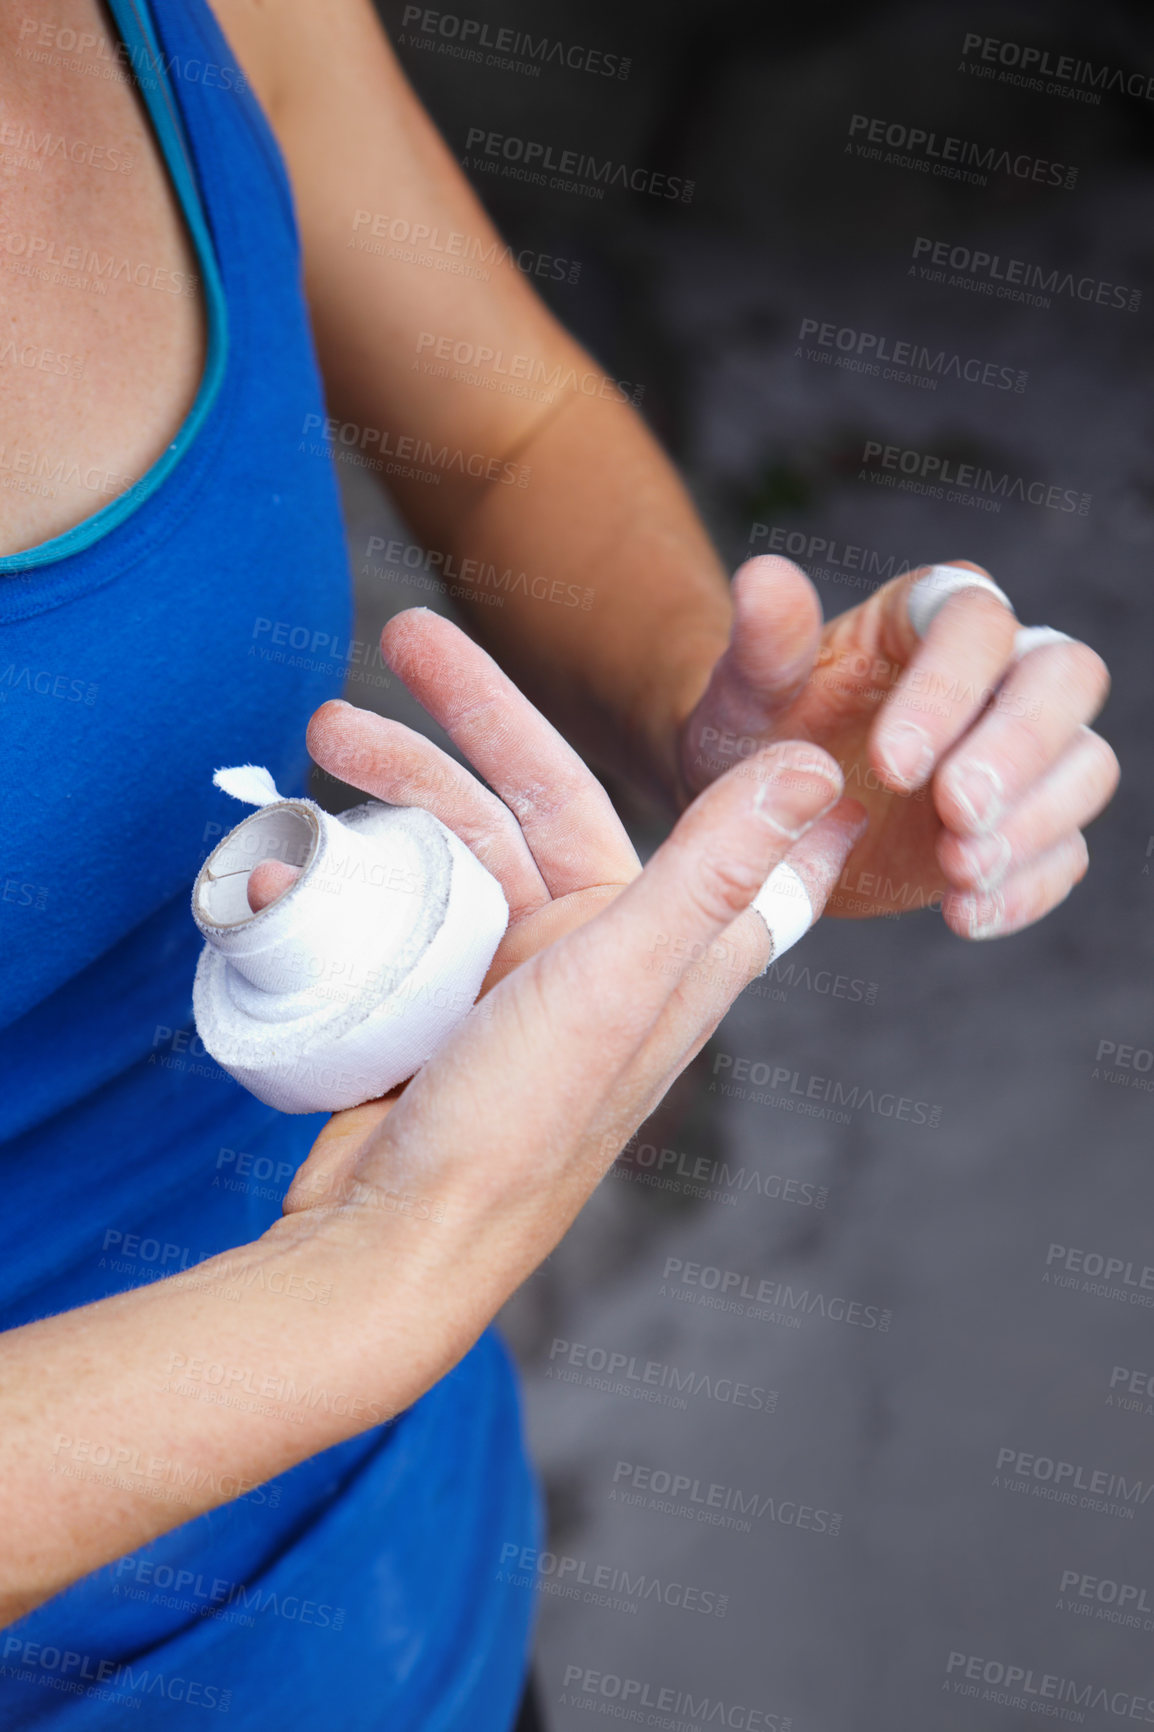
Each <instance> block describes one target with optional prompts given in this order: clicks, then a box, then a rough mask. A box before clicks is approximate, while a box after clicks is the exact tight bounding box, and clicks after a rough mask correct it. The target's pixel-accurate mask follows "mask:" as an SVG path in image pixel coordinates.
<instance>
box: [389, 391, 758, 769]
mask: <svg viewBox="0 0 1154 1732" xmlns="http://www.w3.org/2000/svg"><path fill="white" fill-rule="evenodd" d="M585 365H586V366H588V367H592V363H591V362H589V361H588V359H587V358H586V361H585ZM516 461H517V463H518V464H519V465H523V466H524V469H525V470H527V472H528V478H527V483H526V485H525V486H524V487H520V486H505V485H491V486H489V487H488V488H487V489H486V490H485V491H484V492H483V493H481V494H480V495H479V496H477V495H474V496H473V497H472V498H471V499H469V500H468V502H467V503H466V504H465V505H464V508H463V509H462V510H460V511H459V512H458V513H456V514H455V515H454V514H450V516H449V519H448V521H447V522H446V520H445V517H444V515H440V516H439V515H438V511H437V506H438V501H437V499H436V497H435V496H433V497H429V495H430V493H431V491H432V490H430V489H416V488H414V489H412V491H411V492H410V493H409V494H408V495H407V497H406V498H405V500H404V505H405V509H406V511H407V513H408V515H409V516H410V519H411V520H412V521H413V523H414V527H415V528H416V529H417V530H418V532H419V533H421V534H422V535H423V536H424V537H425V539H426V542H427V544H428V545H430V546H434V547H437V548H439V549H442V550H444V551H445V552H447V553H448V554H450V555H451V556H452V560H453V566H452V567H451V568H450V569H453V570H458V571H460V572H461V580H460V581H459V582H456V581H455V582H454V600H455V601H457V602H458V603H459V605H460V606H461V608H462V610H463V611H464V612H465V613H466V614H467V615H468V617H469V620H470V624H471V625H472V626H473V627H474V629H475V630H476V632H477V634H478V636H479V637H481V638H482V639H483V641H484V642H485V643H486V645H487V647H488V648H489V649H490V650H491V651H492V653H493V654H494V655H495V656H496V657H497V658H498V660H499V661H501V663H502V665H503V666H504V667H505V668H506V669H507V670H508V672H509V673H510V675H511V677H512V678H513V679H514V680H515V681H516V682H517V684H518V685H519V686H521V688H522V689H523V690H524V691H525V692H526V693H527V694H528V695H529V696H531V697H532V698H533V700H534V702H535V703H537V704H538V705H539V707H540V708H541V709H543V710H544V711H545V712H546V713H547V714H548V715H549V717H550V719H551V720H552V721H554V722H555V723H556V724H557V725H558V726H559V727H560V728H561V729H562V731H563V732H565V733H566V734H568V736H569V737H570V738H571V739H573V740H574V742H575V743H576V744H578V745H579V746H581V747H582V748H583V749H584V750H585V751H586V752H587V753H588V754H590V755H591V756H592V757H593V758H595V759H596V760H598V761H599V762H601V763H602V764H605V765H612V766H614V767H620V766H622V764H627V765H628V766H629V767H630V768H631V770H632V772H633V774H634V776H635V777H636V778H637V779H638V780H640V781H641V782H642V783H644V784H645V785H646V786H647V787H648V788H649V789H650V790H651V791H653V792H656V793H658V794H659V795H661V796H663V797H664V798H666V799H667V800H669V799H671V798H672V797H673V795H674V790H675V769H674V738H675V733H676V726H677V724H678V723H680V722H681V721H682V720H683V719H684V717H685V716H686V715H687V714H688V713H689V711H690V710H691V709H692V708H693V705H694V704H695V703H696V701H697V699H698V698H699V697H700V696H701V693H702V691H703V690H704V688H705V685H706V683H707V681H708V678H709V674H710V671H711V669H712V667H713V665H714V663H715V662H716V660H717V658H718V657H719V656H720V655H721V653H722V652H723V650H724V649H725V646H726V643H727V641H728V636H729V625H730V604H729V586H728V583H727V581H726V577H725V573H724V570H723V568H722V566H721V564H720V561H719V560H718V557H717V554H716V552H715V551H714V549H713V547H712V546H711V544H710V542H709V539H708V536H707V535H706V533H705V529H704V526H703V525H702V522H701V519H700V517H699V516H698V514H697V512H696V510H695V509H694V506H693V504H692V501H691V500H690V498H689V496H688V494H687V492H686V490H685V488H684V486H683V485H682V483H681V481H680V479H679V477H678V475H677V473H676V471H675V470H674V468H673V466H672V464H671V463H670V462H669V460H668V459H667V458H666V457H665V455H664V453H663V452H662V451H661V449H660V447H659V446H658V444H657V443H656V441H655V440H654V439H653V438H652V437H651V435H650V434H649V432H648V431H647V429H646V428H645V426H644V425H643V423H642V421H641V419H640V417H639V416H638V415H637V414H636V413H635V412H634V410H633V409H631V408H630V407H629V406H628V405H626V404H624V403H622V402H620V401H619V400H614V398H613V397H611V396H592V395H590V396H582V395H579V394H577V393H576V392H574V391H570V392H569V393H567V394H566V395H565V396H564V397H563V398H562V399H561V401H560V402H559V404H558V406H557V408H556V411H555V412H554V413H553V414H552V415H551V416H549V417H547V418H544V419H543V420H542V421H540V422H539V423H538V424H537V426H536V427H535V428H534V429H533V431H532V433H531V435H530V437H529V438H528V440H527V441H526V443H525V444H524V445H523V446H522V447H520V448H519V449H518V450H517V452H516ZM441 503H443V502H441ZM466 561H475V562H476V563H475V564H473V565H468V566H466V565H465V562H466ZM522 574H523V575H522ZM495 596H496V597H499V598H500V601H499V604H496V603H494V602H493V600H492V599H491V598H492V597H495Z"/></svg>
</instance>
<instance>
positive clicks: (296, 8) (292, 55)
mask: <svg viewBox="0 0 1154 1732" xmlns="http://www.w3.org/2000/svg"><path fill="white" fill-rule="evenodd" d="M208 3H209V5H210V6H211V8H212V11H213V14H214V16H215V18H216V21H217V23H218V24H219V25H220V27H221V29H222V30H223V31H224V34H225V36H226V37H227V39H228V41H229V44H230V45H231V47H232V49H233V50H234V52H235V54H236V56H237V59H238V60H239V62H240V65H241V68H242V69H243V71H244V73H245V76H246V77H247V79H248V82H249V83H250V84H251V86H252V88H253V90H254V91H255V93H256V96H257V100H258V101H259V102H260V104H261V106H262V108H263V109H264V110H265V113H266V114H267V115H268V116H269V119H270V120H271V121H272V122H273V123H274V125H276V124H278V123H280V122H282V121H283V120H284V118H285V116H286V111H291V110H292V108H294V107H296V106H297V105H298V104H299V102H300V101H301V99H302V98H304V99H305V100H307V99H308V97H309V95H310V94H312V95H313V96H314V97H315V96H316V94H317V93H318V79H317V71H318V67H322V68H333V67H336V66H340V65H341V64H342V63H343V64H344V65H346V66H347V65H350V64H355V63H356V60H357V58H358V56H363V55H364V54H365V52H366V51H368V52H369V54H370V58H371V59H372V60H374V61H378V62H379V61H381V60H390V59H391V55H390V54H389V51H388V48H387V43H386V39H385V35H384V32H383V30H382V29H381V26H380V24H379V22H378V20H377V15H376V12H375V11H374V9H373V7H372V4H371V0H208Z"/></svg>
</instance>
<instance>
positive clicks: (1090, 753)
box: [938, 727, 1118, 891]
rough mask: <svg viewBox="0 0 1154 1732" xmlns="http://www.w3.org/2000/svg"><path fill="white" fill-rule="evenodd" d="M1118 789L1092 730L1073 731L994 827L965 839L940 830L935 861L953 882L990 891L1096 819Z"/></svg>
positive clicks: (1113, 762) (1114, 765) (1107, 754)
mask: <svg viewBox="0 0 1154 1732" xmlns="http://www.w3.org/2000/svg"><path fill="white" fill-rule="evenodd" d="M1117 786H1118V760H1117V758H1116V757H1115V755H1114V753H1113V751H1112V750H1111V748H1110V747H1109V746H1108V745H1107V744H1106V741H1105V740H1104V739H1102V737H1101V735H1100V734H1095V733H1094V732H1092V730H1091V729H1089V728H1086V727H1083V728H1080V729H1079V731H1078V735H1077V737H1076V738H1075V740H1074V743H1073V744H1072V745H1071V746H1070V747H1069V748H1068V750H1067V751H1066V752H1065V753H1064V754H1063V755H1062V757H1061V758H1060V759H1059V760H1058V762H1057V764H1056V765H1055V766H1054V767H1053V769H1051V770H1050V771H1049V773H1048V774H1047V775H1045V776H1043V777H1042V778H1041V779H1040V780H1039V781H1037V782H1036V783H1035V784H1034V786H1033V787H1032V788H1031V789H1030V790H1029V792H1028V793H1027V794H1026V795H1025V796H1024V797H1023V798H1022V799H1020V800H1019V801H1018V803H1017V804H1016V805H1014V806H1013V807H1011V809H1010V810H1008V811H1006V812H1004V813H1003V815H1002V817H1001V818H1000V819H999V820H998V822H997V825H996V827H995V828H991V829H987V830H985V831H984V832H982V833H980V834H977V835H974V834H968V835H965V836H958V835H955V834H954V833H953V832H952V831H949V830H947V831H944V832H943V834H942V836H941V838H940V839H939V842H938V860H939V863H940V864H941V867H942V870H943V872H944V873H945V874H946V877H947V878H948V879H949V880H950V882H951V883H952V884H955V885H958V886H959V887H960V888H962V889H963V890H977V891H990V890H995V889H997V888H998V887H999V886H1000V885H1001V884H1002V882H1003V880H1004V879H1006V878H1009V877H1011V876H1013V874H1015V873H1016V872H1018V871H1019V870H1020V869H1021V868H1022V867H1023V866H1025V865H1027V864H1029V863H1030V862H1031V861H1033V860H1035V859H1037V857H1038V856H1039V855H1041V854H1045V853H1047V852H1048V851H1049V850H1050V849H1051V848H1053V847H1055V846H1056V844H1057V843H1058V842H1060V841H1062V840H1063V839H1064V838H1066V837H1067V836H1069V834H1070V832H1071V831H1074V830H1081V829H1082V828H1084V826H1085V825H1087V824H1089V823H1090V822H1091V820H1092V819H1094V818H1096V817H1097V816H1098V813H1099V812H1100V811H1101V810H1102V808H1103V806H1105V805H1106V803H1107V802H1108V801H1109V800H1110V798H1111V797H1112V795H1113V793H1114V790H1115V788H1116V787H1117Z"/></svg>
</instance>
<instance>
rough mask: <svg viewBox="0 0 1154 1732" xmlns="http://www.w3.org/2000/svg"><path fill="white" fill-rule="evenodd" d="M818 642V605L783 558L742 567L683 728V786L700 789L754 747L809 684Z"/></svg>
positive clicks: (797, 572)
mask: <svg viewBox="0 0 1154 1732" xmlns="http://www.w3.org/2000/svg"><path fill="white" fill-rule="evenodd" d="M820 638H821V603H820V601H819V600H818V597H817V591H816V590H815V589H814V587H813V585H812V583H811V582H810V581H809V578H808V577H806V575H805V573H804V572H803V571H801V570H799V568H798V567H797V566H796V565H793V564H792V563H791V562H790V561H789V560H788V559H778V558H776V557H775V556H765V557H762V558H758V559H749V560H746V562H745V564H744V565H743V566H742V567H741V568H740V570H739V571H738V572H737V573H736V575H735V577H734V579H733V630H732V633H731V635H730V641H729V647H728V649H727V650H726V652H725V654H724V655H723V656H722V657H721V659H720V661H719V662H718V663H717V666H716V667H715V668H714V670H713V674H712V676H711V678H710V682H709V685H708V686H707V688H706V691H705V695H704V696H703V697H702V699H701V701H700V703H699V704H698V705H697V708H696V709H695V710H694V712H693V715H692V716H691V717H690V719H689V722H688V723H687V724H686V729H685V745H684V748H683V760H684V767H685V771H686V774H687V779H688V780H689V782H690V784H691V785H692V786H694V787H701V786H703V785H704V784H705V782H707V781H709V780H711V779H712V778H713V777H714V776H716V775H718V774H719V773H720V772H721V771H722V770H724V769H726V768H727V767H728V765H729V764H730V763H732V762H733V761H734V760H735V759H736V758H737V757H739V756H741V755H742V754H748V753H749V751H750V750H751V743H752V742H753V741H757V740H761V739H763V738H765V736H766V735H767V734H768V733H769V731H770V729H771V728H772V726H773V723H774V720H775V718H776V717H777V715H778V714H779V713H780V712H781V711H782V710H783V709H784V708H785V707H786V705H787V704H788V703H789V702H790V701H791V699H792V698H794V697H795V696H796V695H797V693H798V691H800V689H801V687H802V686H803V685H804V684H805V682H806V680H807V679H808V678H809V675H810V672H811V670H812V668H813V663H814V658H815V656H816V655H817V651H818V645H819V643H820Z"/></svg>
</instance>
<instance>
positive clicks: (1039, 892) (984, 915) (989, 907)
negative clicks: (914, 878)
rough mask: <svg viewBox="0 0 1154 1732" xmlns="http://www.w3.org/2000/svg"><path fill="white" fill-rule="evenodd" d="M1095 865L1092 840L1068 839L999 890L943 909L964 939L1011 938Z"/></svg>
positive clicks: (948, 902)
mask: <svg viewBox="0 0 1154 1732" xmlns="http://www.w3.org/2000/svg"><path fill="white" fill-rule="evenodd" d="M1089 863H1090V852H1089V849H1088V848H1087V847H1086V838H1085V837H1084V836H1082V835H1080V834H1076V835H1073V836H1067V837H1065V838H1064V840H1063V841H1061V842H1059V843H1058V845H1057V847H1056V848H1051V849H1050V850H1049V852H1048V853H1046V854H1043V855H1042V856H1041V858H1040V859H1037V860H1034V861H1033V862H1032V863H1031V864H1030V865H1028V866H1026V867H1024V868H1023V869H1022V870H1021V871H1020V872H1016V873H1014V875H1013V876H1012V877H1010V878H1006V879H1004V880H1003V882H1002V884H1001V885H1000V887H999V888H998V889H996V890H992V891H989V892H987V893H985V894H981V893H971V892H963V893H961V894H957V895H951V896H947V897H946V898H945V901H944V902H943V905H942V914H943V916H944V918H945V921H946V925H947V926H949V927H950V928H951V930H952V931H954V932H956V933H957V934H958V936H959V938H973V939H978V938H1005V937H1008V936H1009V934H1010V933H1011V932H1020V931H1021V929H1022V927H1023V926H1030V925H1032V924H1033V922H1034V921H1035V920H1040V919H1041V918H1042V916H1043V915H1044V914H1048V913H1049V912H1050V910H1051V909H1052V908H1056V907H1057V906H1058V904H1059V903H1060V902H1064V901H1065V899H1066V897H1067V896H1068V895H1069V894H1070V892H1071V890H1072V889H1073V888H1074V886H1075V884H1077V883H1079V882H1080V880H1081V879H1082V878H1084V877H1085V875H1086V868H1087V866H1088V865H1089Z"/></svg>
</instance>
